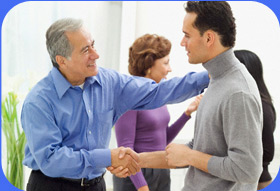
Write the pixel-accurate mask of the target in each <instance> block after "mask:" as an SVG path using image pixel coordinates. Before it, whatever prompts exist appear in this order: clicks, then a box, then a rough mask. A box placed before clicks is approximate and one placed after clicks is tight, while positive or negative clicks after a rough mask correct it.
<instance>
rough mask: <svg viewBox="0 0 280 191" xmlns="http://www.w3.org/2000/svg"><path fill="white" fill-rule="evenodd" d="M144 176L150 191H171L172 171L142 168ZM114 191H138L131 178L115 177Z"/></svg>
mask: <svg viewBox="0 0 280 191" xmlns="http://www.w3.org/2000/svg"><path fill="white" fill-rule="evenodd" d="M141 170H142V172H143V175H144V177H145V179H146V182H147V184H148V186H149V189H150V191H170V170H169V169H153V168H142V169H141ZM113 188H114V191H137V189H136V188H135V186H134V184H133V182H132V181H131V180H130V178H129V177H127V178H118V177H116V176H113Z"/></svg>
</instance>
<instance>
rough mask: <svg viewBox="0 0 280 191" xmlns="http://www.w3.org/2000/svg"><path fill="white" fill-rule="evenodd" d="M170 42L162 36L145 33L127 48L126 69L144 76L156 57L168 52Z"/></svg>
mask: <svg viewBox="0 0 280 191" xmlns="http://www.w3.org/2000/svg"><path fill="white" fill-rule="evenodd" d="M170 50H171V42H170V41H169V40H168V39H166V38H165V37H163V36H158V35H156V34H145V35H143V36H141V37H139V38H137V39H136V40H135V41H134V43H133V45H132V46H131V47H130V48H129V59H128V63H129V65H128V71H129V73H130V74H131V75H134V76H145V75H146V73H147V70H148V69H149V68H151V67H152V66H153V65H154V64H155V61H156V60H157V59H160V58H163V57H165V56H167V55H168V54H169V53H170Z"/></svg>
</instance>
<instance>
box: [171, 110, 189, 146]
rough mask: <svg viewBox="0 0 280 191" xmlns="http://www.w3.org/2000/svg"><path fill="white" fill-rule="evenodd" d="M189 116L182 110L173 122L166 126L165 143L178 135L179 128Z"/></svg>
mask: <svg viewBox="0 0 280 191" xmlns="http://www.w3.org/2000/svg"><path fill="white" fill-rule="evenodd" d="M190 118H191V117H190V116H187V115H186V114H185V112H184V113H183V114H182V115H181V116H180V117H179V118H178V119H177V121H176V122H175V123H173V124H172V125H171V126H170V127H168V128H167V133H166V136H167V145H168V144H169V143H170V142H171V141H172V140H173V139H174V138H175V137H176V136H177V135H178V133H179V132H180V130H181V129H182V128H183V127H184V125H185V124H186V122H187V121H188V120H189V119H190Z"/></svg>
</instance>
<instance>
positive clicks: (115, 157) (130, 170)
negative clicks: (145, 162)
mask: <svg viewBox="0 0 280 191" xmlns="http://www.w3.org/2000/svg"><path fill="white" fill-rule="evenodd" d="M111 159H112V162H111V163H112V166H110V167H107V170H109V171H110V172H111V173H112V174H114V175H116V176H117V177H120V178H125V177H127V176H130V175H135V174H136V173H137V172H139V171H140V166H139V162H140V159H139V155H138V154H137V153H136V152H134V151H133V150H132V149H130V148H124V147H119V148H117V149H112V150H111Z"/></svg>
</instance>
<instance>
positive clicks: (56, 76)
mask: <svg viewBox="0 0 280 191" xmlns="http://www.w3.org/2000/svg"><path fill="white" fill-rule="evenodd" d="M51 75H52V78H53V82H54V86H55V89H56V92H57V94H58V97H59V99H61V98H62V96H63V95H64V94H65V92H66V91H67V90H68V89H69V88H70V87H71V86H72V85H71V84H70V82H68V81H67V80H66V79H65V77H64V76H63V75H62V74H61V73H60V71H59V70H58V69H57V68H56V67H53V68H52V70H51Z"/></svg>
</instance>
